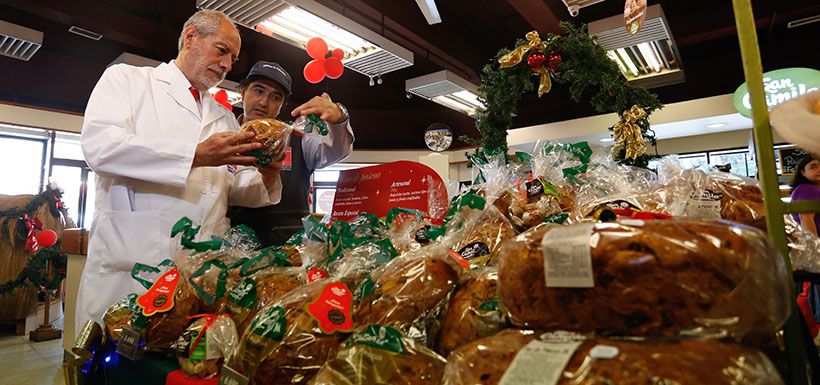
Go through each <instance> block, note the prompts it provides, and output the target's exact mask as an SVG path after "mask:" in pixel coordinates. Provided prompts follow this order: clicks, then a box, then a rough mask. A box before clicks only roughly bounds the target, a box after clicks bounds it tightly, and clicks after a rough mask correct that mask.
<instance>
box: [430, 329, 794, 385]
mask: <svg viewBox="0 0 820 385" xmlns="http://www.w3.org/2000/svg"><path fill="white" fill-rule="evenodd" d="M442 383H443V384H444V385H496V384H499V385H513V384H535V383H539V384H541V383H544V384H556V385H604V384H659V385H660V384H675V385H736V384H755V385H782V384H783V381H782V380H781V379H780V376H779V375H778V373H777V370H776V369H775V367H774V365H772V363H771V362H770V361H769V360H768V359H767V358H766V356H765V355H763V354H762V353H760V352H759V351H756V350H754V349H750V348H747V347H743V346H741V345H737V344H731V343H724V342H720V341H717V340H694V339H692V340H677V341H674V340H673V341H655V342H652V341H633V340H613V339H605V338H584V337H580V338H579V336H577V335H576V336H571V335H555V336H552V337H550V336H549V335H544V336H540V337H539V336H538V335H537V334H536V333H534V332H532V331H523V330H515V329H508V330H505V331H503V332H501V333H498V334H496V335H494V336H492V337H488V338H484V339H481V340H478V341H475V342H472V343H470V344H467V345H464V346H462V347H460V348H458V349H456V350H455V351H454V352H453V353H452V354H450V356H449V357H448V359H447V367H446V368H445V370H444V381H443V382H442Z"/></svg>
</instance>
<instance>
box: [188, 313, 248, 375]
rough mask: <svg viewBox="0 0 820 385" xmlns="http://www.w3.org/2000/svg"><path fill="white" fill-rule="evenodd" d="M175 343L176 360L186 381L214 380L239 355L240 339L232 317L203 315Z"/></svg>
mask: <svg viewBox="0 0 820 385" xmlns="http://www.w3.org/2000/svg"><path fill="white" fill-rule="evenodd" d="M195 318H196V320H195V321H194V322H193V323H192V324H191V325H190V326H188V329H186V330H185V332H183V333H182V335H181V336H180V337H179V339H178V340H177V342H176V345H175V348H176V351H177V359H178V360H179V366H180V367H181V368H182V373H183V375H184V376H185V377H186V378H199V379H203V378H214V377H216V376H218V375H219V372H220V371H221V369H222V365H223V363H224V362H225V361H226V360H230V354H232V353H233V352H235V351H236V345H237V344H238V343H239V336H238V335H237V333H236V325H234V323H233V320H231V318H230V317H226V316H218V315H213V314H201V315H198V316H197V317H195Z"/></svg>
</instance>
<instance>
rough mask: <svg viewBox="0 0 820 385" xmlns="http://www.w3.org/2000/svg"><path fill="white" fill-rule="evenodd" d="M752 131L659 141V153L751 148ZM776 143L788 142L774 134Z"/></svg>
mask: <svg viewBox="0 0 820 385" xmlns="http://www.w3.org/2000/svg"><path fill="white" fill-rule="evenodd" d="M750 135H751V130H737V131H728V132H721V133H717V134H708V135H696V136H686V137H681V138H673V139H665V140H659V141H658V153H659V154H661V155H666V154H683V153H688V152H702V151H713V150H722V149H725V148H739V147H744V148H746V147H748V146H749V136H750ZM773 139H774V143H781V142H786V140H785V139H783V138H782V137H781V136H780V135H777V133H776V132H775V133H774V134H773Z"/></svg>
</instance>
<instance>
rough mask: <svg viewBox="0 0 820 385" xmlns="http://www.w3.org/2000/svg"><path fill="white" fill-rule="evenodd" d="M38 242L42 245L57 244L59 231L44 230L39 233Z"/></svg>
mask: <svg viewBox="0 0 820 385" xmlns="http://www.w3.org/2000/svg"><path fill="white" fill-rule="evenodd" d="M37 244H38V245H40V246H42V247H51V246H54V245H55V244H57V233H55V232H54V230H43V231H41V232H40V234H37Z"/></svg>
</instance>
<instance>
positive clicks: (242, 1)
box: [196, 0, 290, 29]
mask: <svg viewBox="0 0 820 385" xmlns="http://www.w3.org/2000/svg"><path fill="white" fill-rule="evenodd" d="M196 6H197V7H199V8H205V9H215V10H217V11H222V12H225V14H226V15H228V16H230V17H231V19H233V20H234V21H235V22H237V23H239V24H241V25H244V26H245V27H248V28H250V29H253V28H254V27H256V25H257V24H259V23H261V22H262V21H263V20H265V19H267V18H269V17H271V15H273V14H275V13H277V12H279V11H280V10H282V9H284V8H287V7H289V6H290V4H288V3H286V2H284V1H277V0H273V1H271V0H268V1H264V0H228V1H225V0H197V2H196Z"/></svg>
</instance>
